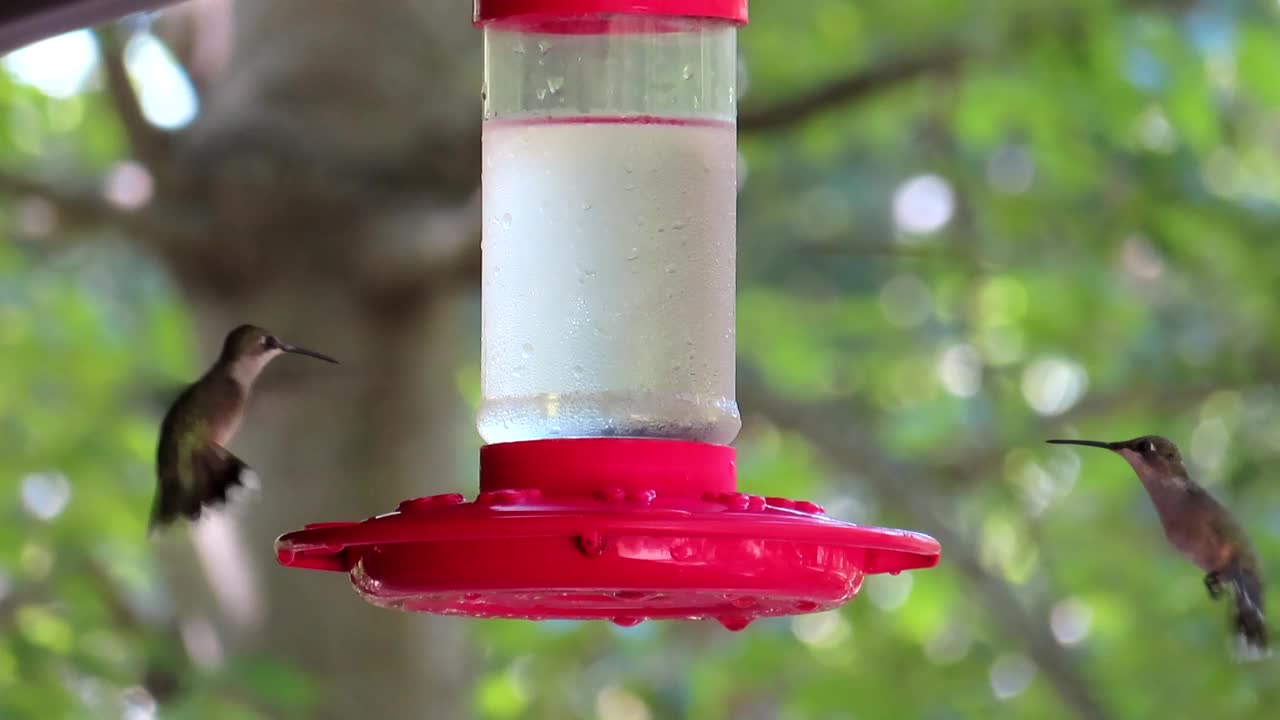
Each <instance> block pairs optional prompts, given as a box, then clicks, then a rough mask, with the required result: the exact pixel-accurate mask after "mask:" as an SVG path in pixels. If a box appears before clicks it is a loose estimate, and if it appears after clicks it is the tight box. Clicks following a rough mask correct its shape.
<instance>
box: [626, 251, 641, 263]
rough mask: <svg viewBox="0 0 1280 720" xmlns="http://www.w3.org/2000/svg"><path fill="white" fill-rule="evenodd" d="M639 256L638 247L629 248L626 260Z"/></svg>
mask: <svg viewBox="0 0 1280 720" xmlns="http://www.w3.org/2000/svg"><path fill="white" fill-rule="evenodd" d="M638 257H640V248H631V252H630V253H628V254H627V261H628V262H630V261H632V260H635V259H636V258H638Z"/></svg>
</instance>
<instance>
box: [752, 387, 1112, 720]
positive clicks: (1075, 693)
mask: <svg viewBox="0 0 1280 720" xmlns="http://www.w3.org/2000/svg"><path fill="white" fill-rule="evenodd" d="M738 399H739V401H740V402H741V404H742V406H743V408H745V409H747V410H748V411H749V412H758V413H760V414H761V415H762V416H764V417H765V418H767V419H768V420H769V421H770V422H771V423H772V424H774V425H776V426H777V427H779V428H781V429H784V430H788V431H790V432H794V433H797V434H799V435H801V436H803V437H804V438H806V439H807V440H808V441H809V442H810V443H812V444H813V446H814V447H815V448H817V449H818V450H819V451H821V452H822V453H824V454H825V455H826V456H827V457H828V458H830V459H831V460H832V461H834V462H835V463H836V464H838V465H839V466H840V467H842V468H849V469H856V470H858V471H860V472H861V475H860V477H862V478H863V479H865V480H866V481H867V483H868V484H869V485H870V487H871V488H872V489H873V490H874V491H875V493H876V494H877V495H878V496H879V497H880V498H881V499H882V500H884V501H886V502H888V503H890V504H892V505H894V506H896V507H899V508H901V509H902V510H904V511H905V512H907V513H910V514H912V515H914V516H916V517H918V518H919V519H920V522H921V523H923V524H925V525H927V526H928V528H927V529H926V532H929V533H930V534H932V535H933V536H934V537H936V538H937V539H938V541H939V542H940V543H941V544H942V548H943V555H944V557H945V558H948V559H949V560H948V562H949V564H951V565H952V566H953V567H955V568H956V569H957V570H958V571H959V572H960V573H962V574H963V575H964V576H965V577H967V578H969V580H970V582H971V583H972V584H973V585H974V586H975V587H976V588H977V589H978V591H979V592H980V593H981V594H982V597H983V599H984V601H985V602H984V605H985V607H986V609H987V612H988V614H989V615H990V617H991V618H992V620H993V621H994V622H995V623H996V624H997V625H998V626H1000V627H1001V628H1002V629H1003V630H1004V632H1005V634H1006V635H1008V636H1009V637H1011V638H1017V639H1019V640H1020V641H1021V642H1023V643H1024V644H1025V646H1026V650H1027V654H1028V655H1029V656H1030V657H1031V659H1032V660H1033V661H1034V662H1035V663H1036V665H1037V666H1038V667H1039V668H1040V669H1041V670H1042V671H1043V672H1044V673H1045V675H1046V676H1047V677H1048V678H1049V681H1050V682H1051V683H1052V684H1053V687H1054V689H1055V690H1056V691H1057V693H1058V695H1059V696H1060V697H1061V698H1062V700H1063V702H1064V703H1065V704H1067V705H1068V706H1069V707H1071V708H1072V709H1073V710H1074V711H1075V714H1076V716H1077V717H1079V718H1081V720H1105V719H1106V718H1109V717H1110V714H1109V713H1108V712H1107V711H1106V709H1105V708H1104V707H1103V706H1102V704H1101V703H1100V702H1099V701H1098V699H1097V698H1096V697H1095V696H1094V693H1093V689H1092V687H1091V686H1090V683H1089V681H1088V679H1087V678H1086V677H1085V676H1084V674H1083V673H1082V672H1081V671H1080V669H1079V668H1078V667H1077V665H1076V663H1075V662H1074V661H1073V660H1072V658H1071V657H1070V656H1069V655H1068V654H1067V653H1066V652H1065V651H1064V650H1063V649H1062V647H1061V646H1059V645H1058V644H1057V642H1056V641H1055V640H1054V639H1053V636H1052V635H1051V634H1050V633H1049V630H1048V626H1047V623H1046V622H1044V620H1043V616H1044V615H1045V613H1044V612H1043V609H1042V608H1037V609H1036V610H1035V611H1034V612H1033V611H1029V610H1028V609H1027V608H1025V607H1024V606H1023V604H1022V603H1021V602H1020V601H1019V600H1018V596H1017V593H1016V592H1015V591H1014V589H1013V588H1012V586H1010V585H1009V583H1008V582H1007V581H1005V580H1004V578H1001V577H1000V576H998V575H996V574H994V573H992V572H990V571H989V570H987V568H986V567H984V566H983V564H982V562H981V560H980V559H979V557H980V556H979V554H978V551H977V548H976V547H975V546H974V544H973V543H972V542H971V541H970V540H969V539H968V538H967V537H965V535H964V534H963V533H962V532H961V531H959V530H957V529H956V528H954V527H953V526H952V525H951V523H950V522H949V521H948V520H947V516H946V515H945V514H944V513H942V512H940V511H939V510H938V508H937V507H936V505H935V504H934V503H933V502H932V501H931V500H930V499H929V498H928V497H927V496H926V495H924V494H921V493H920V492H914V491H912V490H911V489H910V488H911V487H912V486H913V485H914V486H916V487H926V488H927V487H930V485H931V483H930V481H929V478H928V472H927V470H926V469H923V468H919V467H916V466H913V465H908V464H903V463H897V462H894V461H893V460H891V459H889V458H888V457H886V456H885V455H884V454H883V453H882V452H881V451H880V450H879V449H878V448H876V447H874V445H873V444H872V443H871V442H869V441H868V440H866V439H865V436H864V435H862V434H861V433H859V432H857V428H858V427H860V424H859V423H857V422H855V421H854V419H853V418H851V417H850V416H849V415H848V414H847V413H843V414H839V415H833V414H832V413H830V412H825V413H824V412H822V411H820V410H815V408H814V407H813V406H811V405H807V404H798V403H794V402H791V401H789V400H786V399H785V398H782V397H781V396H778V395H776V394H774V393H773V392H771V391H770V390H768V388H767V387H766V386H765V384H764V382H763V380H762V379H761V378H760V377H759V375H758V374H755V373H751V372H743V371H742V369H740V371H739V380H738Z"/></svg>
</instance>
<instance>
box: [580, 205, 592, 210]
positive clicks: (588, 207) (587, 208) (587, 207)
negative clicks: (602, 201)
mask: <svg viewBox="0 0 1280 720" xmlns="http://www.w3.org/2000/svg"><path fill="white" fill-rule="evenodd" d="M582 209H583V211H587V210H590V209H591V203H582Z"/></svg>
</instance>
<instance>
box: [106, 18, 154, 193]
mask: <svg viewBox="0 0 1280 720" xmlns="http://www.w3.org/2000/svg"><path fill="white" fill-rule="evenodd" d="M94 37H95V38H96V39H97V41H98V54H99V59H100V61H101V63H102V70H103V73H104V75H105V77H106V82H107V91H108V92H109V93H110V95H111V102H112V105H114V106H115V111H116V116H117V117H118V118H119V119H120V124H121V125H122V126H123V128H124V133H125V137H126V138H127V139H128V141H129V147H130V150H131V151H132V153H133V156H134V157H135V158H137V159H138V160H139V161H140V162H142V164H143V165H146V166H147V167H148V168H149V169H151V171H152V174H153V175H155V174H156V172H157V171H158V170H159V169H161V168H163V167H164V166H165V164H166V162H167V160H168V158H169V153H170V146H171V136H170V135H169V133H167V132H165V131H164V130H162V129H160V128H158V127H156V126H154V125H152V124H151V123H149V122H147V118H146V116H145V115H144V114H143V112H142V104H141V102H139V100H138V94H137V92H136V91H135V90H134V87H133V82H132V81H131V80H130V79H129V72H128V70H127V69H126V68H125V64H124V50H125V44H124V41H123V39H122V38H121V37H120V35H119V33H118V32H117V31H116V30H114V29H111V28H98V29H96V30H94Z"/></svg>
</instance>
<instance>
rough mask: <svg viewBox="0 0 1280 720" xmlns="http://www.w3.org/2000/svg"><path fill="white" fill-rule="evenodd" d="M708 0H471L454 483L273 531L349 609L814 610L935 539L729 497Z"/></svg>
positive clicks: (720, 56) (734, 22) (728, 61)
mask: <svg viewBox="0 0 1280 720" xmlns="http://www.w3.org/2000/svg"><path fill="white" fill-rule="evenodd" d="M745 21H746V3H745V2H742V1H740V0H739V1H734V0H728V1H725V0H701V1H697V0H687V1H684V2H681V1H679V0H667V1H665V2H647V3H638V2H625V1H622V0H594V1H592V0H504V1H494V0H489V1H485V0H478V2H477V3H476V23H477V25H479V26H480V27H481V28H482V31H483V33H484V37H485V81H484V109H485V119H484V128H483V138H484V151H483V163H484V167H483V184H484V188H483V193H484V198H483V199H484V214H485V226H484V240H483V242H484V246H483V287H482V304H483V321H482V322H483V330H482V335H483V338H482V343H483V348H482V354H481V361H482V403H481V407H480V410H479V413H478V415H477V428H478V430H479V432H480V434H481V436H482V438H483V439H484V440H485V442H486V443H488V444H487V445H485V446H484V447H483V448H482V449H481V455H480V489H479V493H478V494H477V495H476V497H475V498H474V499H473V500H471V501H467V499H466V498H464V497H463V496H462V495H460V494H444V495H436V496H431V497H423V498H416V499H412V500H407V501H405V502H403V503H401V504H400V507H399V508H398V509H397V510H396V511H395V512H392V513H389V514H386V515H382V516H378V517H374V518H370V519H369V520H366V521H363V522H359V523H354V522H339V523H320V524H316V525H310V526H307V527H306V528H304V529H303V530H300V531H297V532H293V533H289V534H286V535H284V536H281V537H280V538H279V539H278V540H277V543H276V551H277V557H278V560H279V562H280V563H282V564H284V565H287V566H291V567H299V568H310V569H318V570H330V571H336V572H343V573H347V574H348V575H349V576H350V579H351V582H352V584H353V585H354V587H355V588H356V590H357V591H358V592H359V593H361V595H362V596H363V597H364V598H365V599H366V600H368V601H369V602H371V603H374V604H376V605H380V606H384V607H389V608H396V609H401V610H409V611H418V612H432V613H442V614H459V615H469V616H474V617H519V618H529V619H548V618H575V619H594V618H606V619H611V620H613V621H614V622H617V623H620V624H625V625H630V624H634V623H637V622H640V621H642V620H644V619H649V618H690V619H693V618H707V617H713V618H716V619H718V620H719V621H720V622H721V623H723V624H724V625H725V626H726V627H729V628H731V629H741V628H743V627H746V625H747V624H748V623H749V622H750V621H751V620H752V619H754V618H756V617H762V616H771V615H789V614H795V613H805V612H815V611H819V610H825V609H830V608H833V607H837V606H839V605H840V604H842V603H844V602H847V601H848V600H849V599H850V598H852V597H853V596H854V595H855V594H856V593H857V592H858V589H859V588H860V587H861V584H862V581H863V578H864V577H865V576H866V575H867V574H874V573H881V572H893V573H896V572H900V571H903V570H912V569H919V568H926V567H932V566H933V565H935V564H936V563H937V561H938V557H939V552H940V549H939V546H938V543H937V542H936V541H935V540H934V539H932V538H930V537H928V536H926V535H921V534H918V533H913V532H909V531H904V530H892V529H883V528H873V527H865V526H859V525H853V524H850V523H845V522H841V521H839V520H835V519H832V518H828V517H826V516H825V514H824V513H823V510H822V508H820V507H818V506H817V505H815V504H813V503H810V502H807V501H803V500H793V499H788V498H779V497H766V496H761V495H750V494H744V493H741V492H739V491H738V488H737V485H736V471H735V453H734V450H733V448H732V447H730V446H729V443H730V442H732V441H733V440H734V438H735V437H736V436H737V434H738V431H739V429H740V427H741V420H740V416H739V412H738V406H737V403H736V400H735V397H734V395H735V373H734V365H735V353H736V339H735V323H736V319H735V314H734V312H735V298H734V295H735V273H736V256H735V253H736V239H735V238H736V211H735V206H736V187H737V169H736V157H737V133H736V107H735V100H734V82H735V78H736V74H737V67H736V57H737V55H736V53H737V48H736V41H737V28H738V26H739V25H741V24H742V23H744V22H745Z"/></svg>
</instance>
